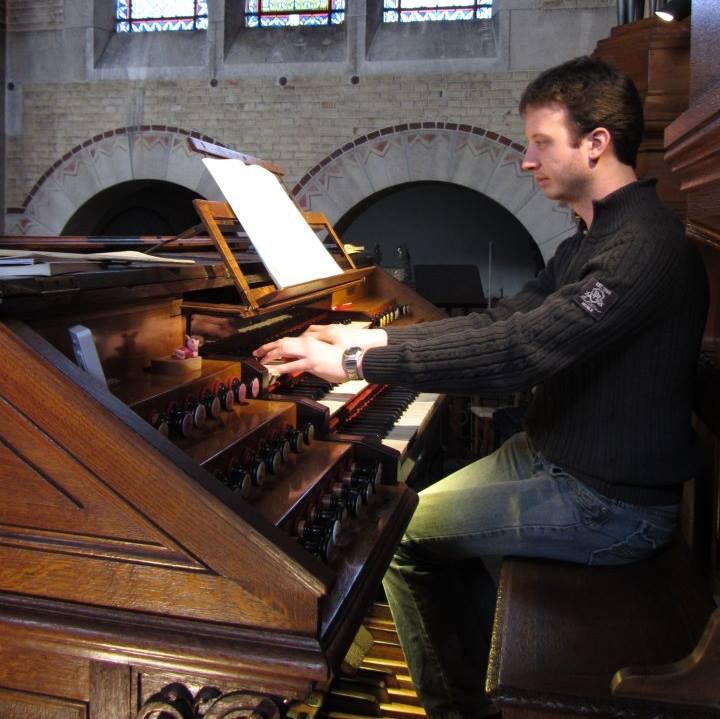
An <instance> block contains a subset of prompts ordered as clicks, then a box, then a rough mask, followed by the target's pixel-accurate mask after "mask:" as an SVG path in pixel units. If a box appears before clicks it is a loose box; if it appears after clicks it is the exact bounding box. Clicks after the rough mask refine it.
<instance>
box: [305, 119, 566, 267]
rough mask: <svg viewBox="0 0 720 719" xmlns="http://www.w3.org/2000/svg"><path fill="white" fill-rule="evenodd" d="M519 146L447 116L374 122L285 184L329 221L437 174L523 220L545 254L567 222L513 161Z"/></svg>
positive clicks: (520, 150)
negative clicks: (380, 126) (377, 196)
mask: <svg viewBox="0 0 720 719" xmlns="http://www.w3.org/2000/svg"><path fill="white" fill-rule="evenodd" d="M524 152H525V148H524V147H523V146H522V145H519V144H518V143H515V142H513V141H512V140H510V139H509V138H507V137H502V136H500V135H498V134H497V133H495V132H491V131H488V130H484V129H483V128H480V127H472V126H471V125H461V124H458V123H455V122H410V123H402V124H400V125H395V126H392V127H385V128H383V129H381V130H375V131H373V132H370V133H368V134H367V135H362V136H361V137H358V138H356V139H355V140H354V141H353V142H348V143H346V144H345V145H343V146H342V147H340V148H338V149H336V150H334V151H333V152H331V153H330V154H329V155H328V156H327V157H325V158H323V159H322V160H321V161H320V162H319V163H318V164H317V165H315V167H313V168H312V169H311V170H310V171H309V172H308V173H307V174H306V175H304V176H303V177H302V178H301V179H300V181H299V182H298V183H297V185H296V186H295V187H294V188H293V194H295V196H296V199H297V201H298V204H299V205H300V206H301V207H302V208H303V209H305V210H314V211H318V212H322V213H324V214H325V215H326V216H327V217H328V218H329V219H330V221H331V222H333V223H334V222H337V221H338V220H339V219H340V218H341V217H343V216H344V215H345V214H346V213H347V212H348V211H349V210H351V209H352V208H353V207H355V206H356V205H358V204H359V203H360V202H362V201H363V200H365V199H366V198H367V197H370V196H372V195H374V194H375V193H377V192H380V191H382V190H385V189H387V188H390V187H393V186H396V185H404V184H406V183H411V182H425V181H436V182H437V181H439V182H447V183H451V184H454V185H460V186H463V187H468V188H470V189H472V190H475V191H477V192H479V193H482V194H484V195H486V196H487V197H490V198H491V199H493V200H495V201H496V202H497V203H498V204H500V205H502V206H503V207H504V208H505V209H506V210H507V211H508V212H509V213H511V214H512V215H514V216H515V217H516V218H517V219H518V220H520V222H522V223H523V225H524V226H525V228H526V229H527V230H528V232H529V233H530V234H531V235H532V237H533V239H534V240H535V242H536V244H537V245H538V247H539V249H540V252H541V253H542V255H543V257H544V259H545V260H546V261H547V260H548V259H549V258H550V257H551V256H552V255H553V254H554V253H555V249H556V247H557V245H558V244H559V242H560V241H561V240H562V239H564V238H565V237H567V236H568V235H569V234H570V233H571V232H572V229H573V227H574V221H573V219H572V216H571V213H570V212H569V211H568V210H567V209H563V208H560V207H559V206H558V205H557V204H556V203H553V202H550V201H548V200H547V199H546V198H545V195H544V194H543V192H542V191H541V190H540V189H539V188H538V187H537V186H536V185H535V183H534V182H533V179H532V177H531V176H530V175H528V174H527V173H526V172H523V170H522V168H521V162H522V157H523V153H524Z"/></svg>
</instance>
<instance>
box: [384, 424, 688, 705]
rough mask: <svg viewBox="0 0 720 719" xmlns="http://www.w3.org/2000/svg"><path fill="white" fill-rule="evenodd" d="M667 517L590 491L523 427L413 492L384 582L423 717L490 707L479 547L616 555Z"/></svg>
mask: <svg viewBox="0 0 720 719" xmlns="http://www.w3.org/2000/svg"><path fill="white" fill-rule="evenodd" d="M677 515H678V506H677V505H671V506H662V507H657V506H654V507H646V506H638V505H631V504H628V503H626V502H620V501H617V500H613V499H609V498H608V497H605V496H603V495H602V494H599V493H598V492H596V491H595V490H593V489H590V488H589V487H588V486H587V485H585V484H583V483H582V482H580V481H579V480H577V479H575V478H574V477H573V476H571V475H569V474H567V473H566V472H564V471H563V470H562V469H561V468H560V467H558V466H556V465H553V464H552V463H550V462H548V461H547V460H545V459H544V458H543V457H542V456H541V455H538V454H536V453H535V452H533V450H532V449H531V447H530V445H529V443H528V440H527V437H526V435H525V434H524V433H520V434H517V435H515V436H514V437H512V438H510V439H509V440H508V441H507V442H505V444H504V445H503V446H502V447H501V448H500V449H499V450H497V452H495V453H494V454H492V455H490V456H488V457H485V458H483V459H481V460H479V461H477V462H475V463H473V464H471V465H468V466H467V467H464V468H463V469H461V470H460V471H458V472H455V473H454V474H451V475H449V476H448V477H446V478H445V479H443V480H441V481H439V482H438V483H437V484H434V485H432V486H430V487H428V488H427V489H425V490H424V491H422V492H421V493H420V503H419V505H418V508H417V510H416V512H415V514H414V516H413V518H412V520H411V521H410V524H409V526H408V528H407V531H406V533H405V536H404V537H403V540H402V542H401V543H400V546H399V547H398V550H397V552H396V553H395V556H394V558H393V561H392V563H391V565H390V567H389V569H388V572H387V574H386V575H385V579H384V582H383V583H384V586H385V593H386V595H387V599H388V602H389V604H390V608H391V610H392V613H393V617H394V619H395V623H396V625H397V629H398V634H399V636H400V642H401V644H402V646H403V649H404V651H405V656H406V657H407V660H408V665H409V668H410V674H411V675H412V677H413V681H414V683H415V686H416V689H417V691H418V695H419V697H420V701H421V702H422V704H423V706H424V707H425V710H426V711H427V713H428V715H429V716H430V717H432V719H463V718H465V717H468V718H470V717H473V718H474V717H482V716H486V715H488V714H492V713H494V711H495V709H494V707H493V705H492V702H491V701H490V700H489V699H488V698H487V697H486V696H485V692H484V684H485V672H486V669H487V659H488V650H489V646H490V635H491V629H492V620H493V614H494V610H495V594H496V586H495V582H494V580H493V579H492V577H491V576H490V574H489V573H488V571H487V569H486V567H485V564H484V563H483V561H482V557H501V556H506V555H514V556H526V557H545V558H551V559H560V560H566V561H570V562H578V563H581V564H602V565H609V564H625V563H628V562H634V561H637V560H639V559H643V558H645V557H648V556H650V555H652V554H653V553H654V552H655V551H656V550H657V549H658V548H660V547H661V546H663V545H664V544H666V543H667V542H668V541H669V540H670V537H671V535H672V533H673V531H674V529H675V527H676V524H677Z"/></svg>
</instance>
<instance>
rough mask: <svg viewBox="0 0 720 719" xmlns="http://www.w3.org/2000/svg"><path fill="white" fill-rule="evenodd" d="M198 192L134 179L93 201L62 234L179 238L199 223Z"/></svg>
mask: <svg viewBox="0 0 720 719" xmlns="http://www.w3.org/2000/svg"><path fill="white" fill-rule="evenodd" d="M198 197H200V195H198V194H197V193H196V192H193V191H192V190H188V189H187V188H185V187H181V186H180V185H175V184H173V183H170V182H164V181H162V180H132V181H130V182H122V183H120V184H118V185H114V186H113V187H109V188H107V189H106V190H103V191H102V192H98V194H97V195H95V196H94V197H92V198H91V199H89V200H88V201H87V202H86V203H85V204H84V205H83V206H82V207H81V208H80V209H78V210H77V212H76V213H75V214H74V215H73V216H72V217H71V218H70V220H68V222H67V224H66V225H65V227H64V228H63V231H62V233H61V234H63V235H94V236H103V237H136V236H138V235H151V236H154V235H161V236H164V235H177V234H180V233H181V232H183V231H184V230H186V229H188V227H192V226H193V225H196V224H197V223H198V222H199V219H198V216H197V214H196V212H195V208H194V207H193V205H192V201H193V200H194V199H196V198H198Z"/></svg>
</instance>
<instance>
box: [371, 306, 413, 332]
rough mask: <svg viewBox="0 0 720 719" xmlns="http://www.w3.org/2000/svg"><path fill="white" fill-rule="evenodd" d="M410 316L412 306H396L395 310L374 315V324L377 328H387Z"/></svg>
mask: <svg viewBox="0 0 720 719" xmlns="http://www.w3.org/2000/svg"><path fill="white" fill-rule="evenodd" d="M409 314H410V305H408V304H404V305H395V307H394V308H392V309H389V310H385V311H384V312H380V313H379V314H376V315H373V317H372V323H373V325H374V326H375V327H386V326H387V325H389V324H391V323H393V322H395V320H399V319H400V318H401V317H405V316H406V315H409Z"/></svg>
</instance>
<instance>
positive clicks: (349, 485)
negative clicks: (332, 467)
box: [296, 462, 382, 564]
mask: <svg viewBox="0 0 720 719" xmlns="http://www.w3.org/2000/svg"><path fill="white" fill-rule="evenodd" d="M381 479H382V465H381V464H380V463H379V462H373V463H371V464H358V463H357V462H352V463H351V464H350V465H349V467H348V468H347V469H345V470H343V472H342V473H341V474H340V476H339V478H338V479H337V480H336V481H335V482H333V483H332V485H331V486H330V489H329V491H328V492H326V493H325V494H323V495H322V496H321V497H320V500H319V501H318V502H317V503H316V504H315V505H314V506H313V507H312V508H311V509H310V510H309V512H308V513H307V516H306V517H305V518H303V519H301V520H300V521H299V522H298V523H297V525H296V533H297V536H298V541H299V542H300V544H301V545H302V546H303V547H305V549H307V550H308V551H309V552H311V553H312V554H314V555H315V556H316V557H318V558H319V559H320V560H321V561H323V562H325V563H326V564H330V563H331V562H333V560H334V559H335V557H336V556H337V553H338V546H339V545H340V544H341V543H342V535H343V530H344V528H345V526H346V523H347V522H348V521H349V520H351V519H359V518H360V517H362V516H363V514H364V513H365V512H366V511H367V508H368V506H369V505H370V504H372V503H373V502H374V501H375V498H376V496H377V488H378V485H379V484H380V481H381Z"/></svg>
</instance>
